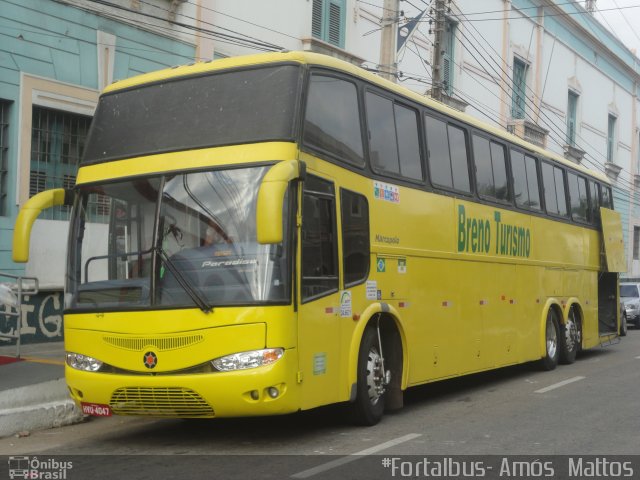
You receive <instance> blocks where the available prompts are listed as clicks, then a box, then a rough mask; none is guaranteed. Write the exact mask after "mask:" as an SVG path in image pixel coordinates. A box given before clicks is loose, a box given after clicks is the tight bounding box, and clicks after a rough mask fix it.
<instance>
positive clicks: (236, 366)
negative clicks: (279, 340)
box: [211, 348, 284, 372]
mask: <svg viewBox="0 0 640 480" xmlns="http://www.w3.org/2000/svg"><path fill="white" fill-rule="evenodd" d="M283 354H284V350H283V349H282V348H266V349H264V350H252V351H249V352H240V353H234V354H232V355H225V356H224V357H219V358H216V359H215V360H212V361H211V363H212V364H213V366H214V367H215V368H216V370H220V371H221V372H231V371H233V370H245V369H247V368H257V367H263V366H265V365H271V364H272V363H275V362H277V361H278V360H280V357H282V355H283Z"/></svg>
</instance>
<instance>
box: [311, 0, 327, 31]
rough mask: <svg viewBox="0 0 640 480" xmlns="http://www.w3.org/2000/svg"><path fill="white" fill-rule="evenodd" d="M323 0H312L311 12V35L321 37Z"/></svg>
mask: <svg viewBox="0 0 640 480" xmlns="http://www.w3.org/2000/svg"><path fill="white" fill-rule="evenodd" d="M323 3H324V0H313V12H312V14H311V35H313V36H314V37H316V38H320V39H321V38H322V10H323Z"/></svg>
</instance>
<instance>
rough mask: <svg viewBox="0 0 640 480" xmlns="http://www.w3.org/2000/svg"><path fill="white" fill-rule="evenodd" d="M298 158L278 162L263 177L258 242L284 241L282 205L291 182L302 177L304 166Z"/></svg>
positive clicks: (258, 209) (259, 195) (258, 219)
mask: <svg viewBox="0 0 640 480" xmlns="http://www.w3.org/2000/svg"><path fill="white" fill-rule="evenodd" d="M302 165H303V164H301V163H300V162H298V161H297V160H287V161H284V162H280V163H276V164H275V165H274V166H273V167H271V169H270V170H269V171H268V172H267V174H266V175H265V176H264V178H263V179H262V183H261V184H260V189H259V190H258V201H257V205H256V230H257V236H258V243H260V244H263V245H264V244H273V243H281V242H282V236H283V232H282V207H283V202H284V196H285V194H286V193H287V188H288V187H289V182H290V181H291V180H295V179H296V178H299V177H300V174H301V171H304V167H303V166H302Z"/></svg>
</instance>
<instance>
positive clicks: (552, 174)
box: [542, 162, 567, 217]
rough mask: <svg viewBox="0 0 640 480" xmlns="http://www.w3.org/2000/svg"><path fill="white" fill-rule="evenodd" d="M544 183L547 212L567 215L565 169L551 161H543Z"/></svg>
mask: <svg viewBox="0 0 640 480" xmlns="http://www.w3.org/2000/svg"><path fill="white" fill-rule="evenodd" d="M542 184H543V186H544V201H545V204H546V206H547V212H548V213H551V214H554V215H561V216H563V217H565V216H567V199H566V195H565V187H564V171H563V170H562V169H561V168H558V167H555V166H553V165H551V164H549V163H546V162H543V163H542Z"/></svg>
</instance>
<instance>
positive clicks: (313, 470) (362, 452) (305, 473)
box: [291, 433, 422, 478]
mask: <svg viewBox="0 0 640 480" xmlns="http://www.w3.org/2000/svg"><path fill="white" fill-rule="evenodd" d="M421 436H422V435H421V434H420V433H409V434H407V435H404V436H402V437H398V438H395V439H393V440H389V441H388V442H384V443H381V444H380V445H376V446H375V447H371V448H367V449H366V450H360V451H359V452H356V453H352V454H350V455H348V456H346V457H342V458H339V459H337V460H334V461H332V462H327V463H323V464H322V465H318V466H317V467H313V468H310V469H308V470H304V471H302V472H298V473H294V474H293V475H291V478H309V477H312V476H314V475H316V474H318V473H322V472H326V471H327V470H331V469H332V468H336V467H341V466H342V465H345V464H347V463H351V462H354V461H356V460H358V459H359V458H360V457H361V456H363V455H371V454H372V453H377V452H380V451H382V450H385V449H387V448H390V447H393V446H395V445H399V444H401V443H404V442H408V441H409V440H413V439H414V438H418V437H421Z"/></svg>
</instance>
